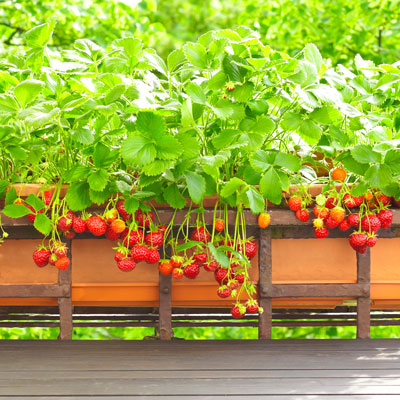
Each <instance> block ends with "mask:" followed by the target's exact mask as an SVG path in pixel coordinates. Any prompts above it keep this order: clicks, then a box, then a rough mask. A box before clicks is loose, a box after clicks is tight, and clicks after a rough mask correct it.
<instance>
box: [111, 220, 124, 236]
mask: <svg viewBox="0 0 400 400" xmlns="http://www.w3.org/2000/svg"><path fill="white" fill-rule="evenodd" d="M110 228H111V229H112V230H113V231H114V232H115V233H117V234H118V235H119V234H120V233H122V232H123V231H124V230H125V228H126V225H125V222H124V221H122V219H115V220H114V221H112V222H111V224H110Z"/></svg>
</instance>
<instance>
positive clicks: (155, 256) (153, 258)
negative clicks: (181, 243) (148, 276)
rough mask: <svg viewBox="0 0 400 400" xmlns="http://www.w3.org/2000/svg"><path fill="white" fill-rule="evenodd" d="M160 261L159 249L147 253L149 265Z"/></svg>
mask: <svg viewBox="0 0 400 400" xmlns="http://www.w3.org/2000/svg"><path fill="white" fill-rule="evenodd" d="M159 261H160V253H159V252H158V250H157V249H149V251H148V253H147V258H146V262H147V264H155V263H158V262H159Z"/></svg>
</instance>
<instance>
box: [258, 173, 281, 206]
mask: <svg viewBox="0 0 400 400" xmlns="http://www.w3.org/2000/svg"><path fill="white" fill-rule="evenodd" d="M260 191H261V193H262V195H263V196H264V198H266V199H268V200H270V201H271V202H272V203H274V204H280V203H281V201H282V183H281V180H280V178H279V175H278V174H277V172H276V171H275V169H274V168H272V167H271V168H270V169H268V171H267V172H266V173H265V174H264V175H263V177H262V178H261V180H260Z"/></svg>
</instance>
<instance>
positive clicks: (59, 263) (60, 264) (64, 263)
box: [56, 256, 70, 271]
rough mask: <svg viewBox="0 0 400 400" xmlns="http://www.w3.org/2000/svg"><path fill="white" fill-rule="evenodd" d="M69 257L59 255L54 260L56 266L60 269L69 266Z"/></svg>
mask: <svg viewBox="0 0 400 400" xmlns="http://www.w3.org/2000/svg"><path fill="white" fill-rule="evenodd" d="M69 263H70V261H69V258H68V257H66V256H64V257H60V258H59V259H58V260H57V261H56V268H58V269H60V270H61V271H64V270H66V269H67V268H68V267H69Z"/></svg>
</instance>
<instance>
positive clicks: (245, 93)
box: [232, 82, 254, 103]
mask: <svg viewBox="0 0 400 400" xmlns="http://www.w3.org/2000/svg"><path fill="white" fill-rule="evenodd" d="M253 91H254V84H253V83H252V82H246V83H245V84H243V85H237V86H236V87H235V89H234V90H233V92H232V96H233V98H234V99H235V100H236V101H237V102H239V103H246V102H247V101H249V100H250V99H251V98H252V96H253Z"/></svg>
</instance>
